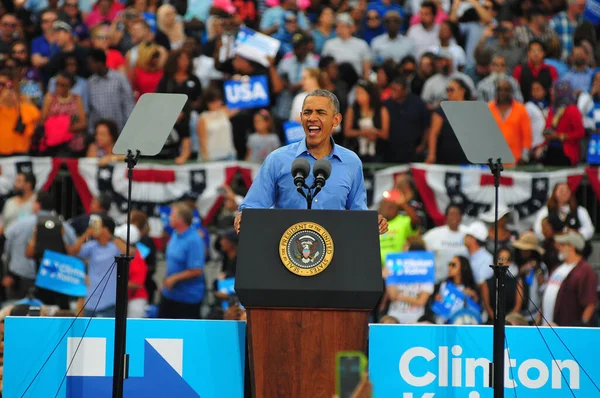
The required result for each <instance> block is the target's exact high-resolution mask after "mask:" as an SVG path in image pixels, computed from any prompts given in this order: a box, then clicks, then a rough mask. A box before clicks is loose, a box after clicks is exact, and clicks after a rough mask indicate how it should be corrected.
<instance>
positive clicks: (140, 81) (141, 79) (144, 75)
mask: <svg viewBox="0 0 600 398" xmlns="http://www.w3.org/2000/svg"><path fill="white" fill-rule="evenodd" d="M162 77H163V71H162V70H159V71H156V72H147V71H145V70H143V69H142V68H138V67H136V68H135V79H134V80H133V91H134V92H135V100H136V101H137V100H138V98H140V97H141V96H142V95H144V94H146V93H154V92H156V88H157V87H158V83H159V82H160V79H162Z"/></svg>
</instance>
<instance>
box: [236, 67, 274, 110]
mask: <svg viewBox="0 0 600 398" xmlns="http://www.w3.org/2000/svg"><path fill="white" fill-rule="evenodd" d="M224 88H225V101H226V103H227V107H228V108H230V109H249V108H263V107H266V106H269V104H270V103H271V100H270V98H269V82H268V80H267V77H266V76H263V75H260V76H245V77H244V78H242V79H239V80H227V81H226V82H225V86H224Z"/></svg>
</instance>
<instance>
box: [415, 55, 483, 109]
mask: <svg viewBox="0 0 600 398" xmlns="http://www.w3.org/2000/svg"><path fill="white" fill-rule="evenodd" d="M436 65H437V70H438V73H436V74H435V75H433V76H432V77H431V78H430V79H428V80H427V81H426V82H425V85H424V86H423V92H422V93H421V98H422V99H423V101H425V103H426V104H427V106H428V107H429V109H435V108H437V106H438V105H439V104H440V102H441V101H442V100H444V99H446V87H448V83H449V82H450V80H452V79H462V80H463V81H464V82H465V83H466V84H467V85H468V86H469V88H470V89H471V92H472V93H475V84H473V80H471V78H470V77H469V76H467V75H465V74H464V73H462V72H455V71H453V62H452V54H450V53H449V52H448V51H444V50H442V51H440V53H439V54H438V56H437V60H436Z"/></svg>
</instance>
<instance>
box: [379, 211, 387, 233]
mask: <svg viewBox="0 0 600 398" xmlns="http://www.w3.org/2000/svg"><path fill="white" fill-rule="evenodd" d="M387 231H388V223H387V220H386V219H385V218H383V216H382V215H381V214H379V235H383V234H385V233H386V232H387Z"/></svg>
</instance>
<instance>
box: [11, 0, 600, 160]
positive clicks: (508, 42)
mask: <svg viewBox="0 0 600 398" xmlns="http://www.w3.org/2000/svg"><path fill="white" fill-rule="evenodd" d="M198 3H199V4H196V3H190V4H187V2H185V1H173V2H166V3H165V4H160V2H155V1H150V0H136V1H130V2H127V3H126V4H124V3H122V2H120V1H115V0H99V1H98V2H96V3H95V4H92V3H91V2H78V1H74V0H73V1H71V0H69V1H67V0H65V1H64V2H56V1H49V2H46V1H43V0H35V1H27V2H19V1H15V2H14V3H13V2H4V3H3V6H2V7H1V8H0V32H1V34H0V88H1V90H0V114H1V115H2V118H0V119H1V122H0V137H2V139H1V140H0V142H1V144H0V154H2V155H16V154H29V155H46V156H63V157H79V156H88V157H97V158H100V159H101V162H102V163H104V164H108V163H110V162H112V161H117V160H120V159H119V157H118V156H116V155H114V154H113V153H112V150H111V148H112V145H113V144H114V142H115V140H116V138H117V137H118V134H119V132H120V131H121V129H122V128H123V126H124V124H125V122H126V120H127V118H128V116H129V114H130V112H131V111H132V109H133V107H134V105H135V103H136V101H137V100H138V99H139V97H140V96H141V95H143V94H146V93H153V92H159V93H183V94H187V95H188V97H189V100H188V102H187V103H186V105H185V107H184V109H183V110H182V112H181V114H180V116H179V118H178V119H177V123H176V124H175V126H174V128H173V130H172V131H171V134H170V135H169V138H168V140H167V143H166V144H165V146H164V148H163V150H162V151H161V152H160V154H159V155H158V157H159V158H161V159H165V160H171V161H174V162H175V163H177V164H183V163H185V162H187V161H190V160H195V159H199V160H203V161H214V160H227V159H236V158H237V159H241V160H243V159H245V160H250V161H254V162H259V163H260V162H262V161H263V160H264V159H265V157H266V156H267V155H268V153H269V152H270V151H272V150H273V149H275V148H277V147H279V146H280V145H282V144H285V143H287V141H288V140H287V137H286V134H285V128H284V125H285V122H287V121H298V120H299V111H300V109H301V105H302V101H303V99H304V98H305V97H306V93H307V92H309V91H312V90H315V89H318V88H322V89H327V90H329V91H332V92H334V93H335V94H336V95H337V97H338V98H339V99H340V107H341V113H342V114H343V116H344V121H343V123H342V124H341V125H340V126H339V127H338V128H337V129H336V131H335V134H334V138H335V140H336V142H337V143H339V144H342V145H344V146H346V147H348V148H350V149H352V150H354V151H355V152H356V153H357V154H358V155H359V156H360V157H361V159H362V160H363V161H364V162H389V163H408V162H413V161H422V162H426V163H440V164H461V163H465V162H466V159H465V156H464V153H463V152H462V150H461V148H460V145H459V144H458V142H457V140H456V137H455V136H454V134H453V130H452V127H451V126H450V124H449V122H448V119H447V117H446V115H445V114H444V112H443V111H442V109H441V108H440V106H439V105H440V102H441V101H442V100H449V101H463V100H479V101H485V102H487V103H488V104H489V108H490V111H491V112H492V114H493V115H494V117H495V119H496V120H497V122H498V124H499V126H500V129H501V130H502V133H503V134H504V136H505V138H506V140H507V142H508V144H509V146H510V149H511V151H512V152H513V154H514V157H515V159H516V162H517V163H518V164H526V163H541V164H544V165H558V166H569V165H574V164H578V163H580V162H585V160H586V159H585V156H584V154H585V149H586V147H585V145H586V143H587V138H588V137H589V135H590V134H595V133H597V132H598V129H599V128H600V116H599V115H600V112H599V110H600V74H599V72H600V70H598V69H596V62H597V61H598V56H599V55H600V54H598V47H599V46H598V41H597V40H598V37H597V27H595V26H594V25H593V23H592V22H590V21H588V20H586V19H585V18H584V17H583V15H584V10H585V0H567V1H554V2H550V1H549V2H542V3H539V4H538V3H536V2H531V1H525V2H515V1H507V0H501V1H493V0H481V1H477V0H468V1H446V0H435V1H430V0H425V1H420V0H411V1H405V2H397V1H394V0H376V1H366V0H331V1H321V0H319V1H317V0H313V1H300V0H238V1H233V2H232V1H231V0H212V1H208V0H207V1H202V2H198ZM200 3H201V4H200ZM241 27H248V28H252V29H255V30H257V31H259V32H261V33H263V34H266V35H270V36H272V37H273V38H275V39H277V40H279V42H280V48H279V52H278V53H277V55H276V56H275V57H271V58H269V59H268V65H265V64H264V63H260V62H256V61H254V60H252V59H248V58H244V56H242V55H240V54H238V53H236V47H235V38H236V35H237V32H238V31H239V29H240V28H241ZM261 75H262V76H265V77H266V78H267V80H268V87H269V93H268V95H269V97H270V101H269V103H270V105H269V106H267V107H264V108H260V109H259V108H257V109H253V108H251V109H235V110H234V109H228V107H227V105H226V103H227V101H226V98H225V95H224V92H223V84H224V82H225V81H227V80H232V79H233V80H236V79H240V78H242V77H243V76H261Z"/></svg>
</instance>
